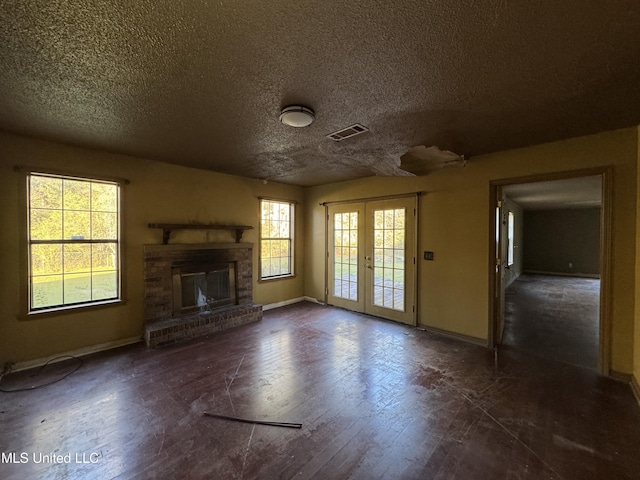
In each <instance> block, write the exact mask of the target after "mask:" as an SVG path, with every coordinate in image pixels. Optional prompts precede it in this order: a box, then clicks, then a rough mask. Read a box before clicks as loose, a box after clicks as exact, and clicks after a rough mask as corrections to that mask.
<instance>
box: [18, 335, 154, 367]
mask: <svg viewBox="0 0 640 480" xmlns="http://www.w3.org/2000/svg"><path fill="white" fill-rule="evenodd" d="M142 341H143V339H142V336H136V337H129V338H122V339H120V340H114V341H112V342H106V343H100V344H98V345H92V346H90V347H83V348H78V349H77V350H70V351H67V352H62V353H57V354H55V355H49V356H48V357H42V358H36V359H34V360H27V361H24V362H17V363H16V364H15V365H13V367H12V368H11V371H12V372H19V371H21V370H28V369H30V368H35V367H41V366H42V365H44V364H46V363H48V362H50V363H57V362H62V361H64V360H68V357H70V356H71V357H84V356H86V355H91V354H92V353H98V352H104V351H105V350H111V349H113V348H118V347H124V346H125V345H132V344H134V343H138V342H142ZM59 357H60V358H59Z"/></svg>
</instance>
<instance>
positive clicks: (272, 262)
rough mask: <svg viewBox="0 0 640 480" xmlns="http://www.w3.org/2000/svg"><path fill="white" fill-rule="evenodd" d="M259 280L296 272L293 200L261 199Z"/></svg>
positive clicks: (285, 275)
mask: <svg viewBox="0 0 640 480" xmlns="http://www.w3.org/2000/svg"><path fill="white" fill-rule="evenodd" d="M260 212H261V213H260V279H261V280H268V279H271V278H279V277H287V276H291V275H293V231H294V225H293V221H294V220H293V217H294V215H293V213H294V208H293V203H291V202H281V201H276V200H264V199H263V200H260Z"/></svg>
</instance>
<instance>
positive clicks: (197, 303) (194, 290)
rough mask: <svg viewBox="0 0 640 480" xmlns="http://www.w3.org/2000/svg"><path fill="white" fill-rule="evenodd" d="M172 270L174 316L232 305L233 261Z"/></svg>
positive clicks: (233, 294)
mask: <svg viewBox="0 0 640 480" xmlns="http://www.w3.org/2000/svg"><path fill="white" fill-rule="evenodd" d="M172 270H173V271H172V273H173V315H174V316H179V315H183V314H186V313H191V312H198V311H202V312H206V311H211V310H214V309H216V308H219V307H222V306H225V305H235V304H236V298H237V295H236V281H235V276H236V275H235V262H231V263H228V264H222V265H206V266H205V265H197V266H189V267H179V268H173V269H172Z"/></svg>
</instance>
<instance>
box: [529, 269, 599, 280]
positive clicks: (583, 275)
mask: <svg viewBox="0 0 640 480" xmlns="http://www.w3.org/2000/svg"><path fill="white" fill-rule="evenodd" d="M522 273H526V274H528V275H553V276H555V277H576V278H600V275H599V274H598V273H563V272H543V271H540V270H525V271H523V272H522Z"/></svg>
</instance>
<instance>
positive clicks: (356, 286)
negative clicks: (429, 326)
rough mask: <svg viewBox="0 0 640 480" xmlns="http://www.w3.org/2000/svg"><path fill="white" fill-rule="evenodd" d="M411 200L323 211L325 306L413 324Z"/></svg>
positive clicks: (413, 223) (413, 208) (413, 209)
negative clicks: (325, 266) (325, 227)
mask: <svg viewBox="0 0 640 480" xmlns="http://www.w3.org/2000/svg"><path fill="white" fill-rule="evenodd" d="M415 212H416V200H415V198H414V197H407V198H395V199H390V200H388V199H387V200H374V201H367V202H361V203H347V204H339V205H329V207H328V218H327V222H328V228H327V231H328V240H329V241H328V252H327V259H328V269H327V270H328V285H327V290H328V292H327V302H328V303H329V304H331V305H335V306H339V307H343V308H347V309H349V310H354V311H358V312H363V313H368V314H372V315H376V316H379V317H383V318H388V319H390V320H395V321H398V322H402V323H407V324H409V325H415V323H416V322H415V318H416V316H415V278H416V277H415V232H416V215H415Z"/></svg>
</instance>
